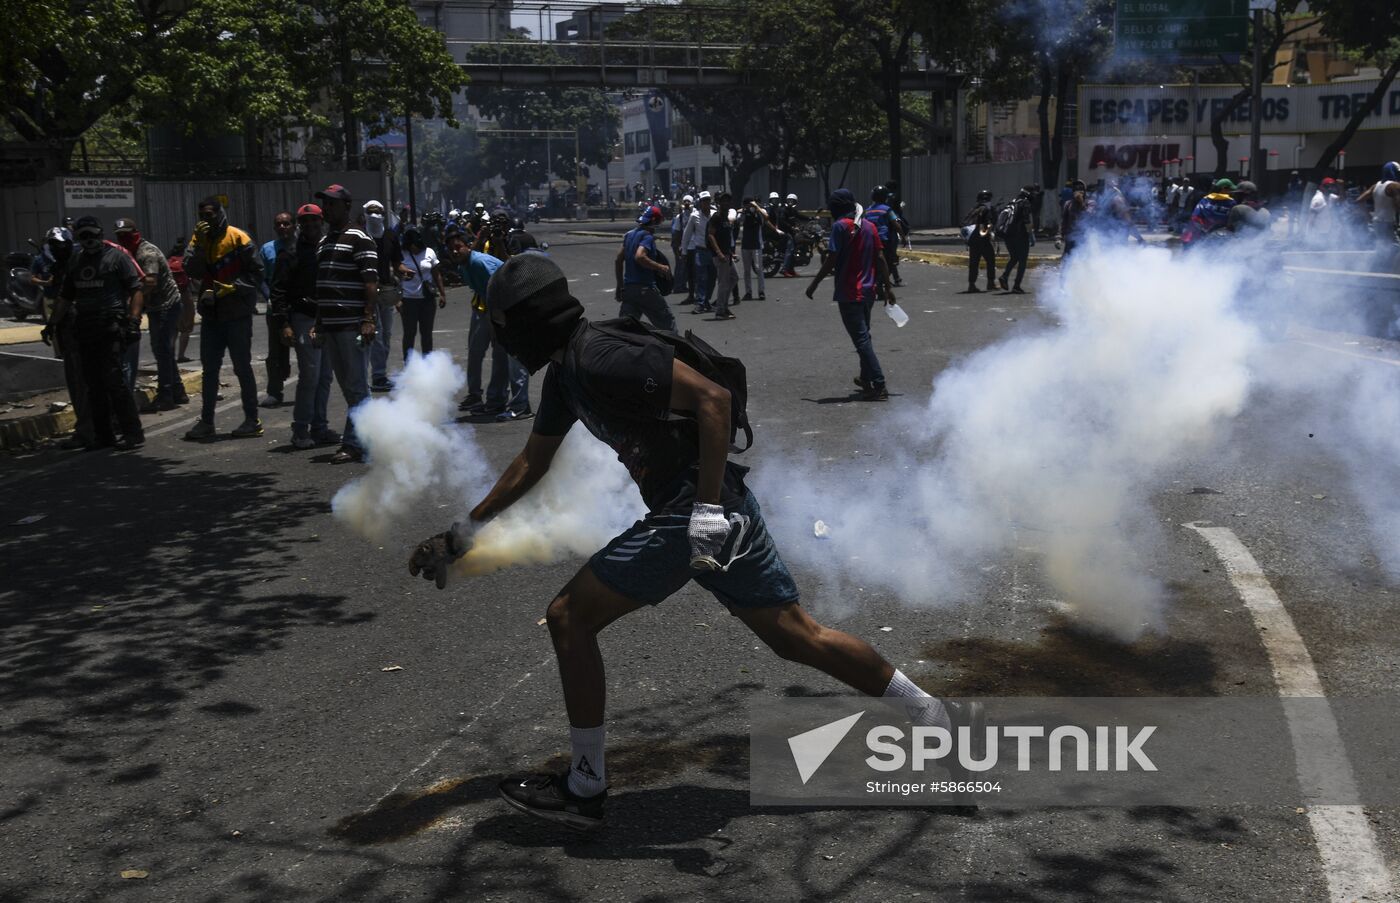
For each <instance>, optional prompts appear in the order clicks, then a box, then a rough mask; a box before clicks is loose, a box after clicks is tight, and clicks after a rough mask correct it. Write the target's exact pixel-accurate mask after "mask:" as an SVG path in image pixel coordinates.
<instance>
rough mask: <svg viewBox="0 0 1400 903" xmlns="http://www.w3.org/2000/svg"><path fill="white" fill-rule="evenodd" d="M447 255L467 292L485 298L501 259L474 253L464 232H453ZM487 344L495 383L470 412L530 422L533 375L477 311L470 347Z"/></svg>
mask: <svg viewBox="0 0 1400 903" xmlns="http://www.w3.org/2000/svg"><path fill="white" fill-rule="evenodd" d="M447 253H448V255H449V256H450V258H451V259H452V262H453V263H455V264H457V272H458V273H460V274H461V276H462V282H463V283H464V284H465V285H466V286H467V288H469V289H471V290H472V292H473V293H474V294H476V295H478V296H479V297H482V298H485V297H486V286H487V285H488V284H489V283H490V282H491V277H492V276H494V275H495V274H496V271H497V270H499V269H500V268H501V263H502V261H501V259H500V258H499V257H492V256H491V255H490V254H486V253H483V252H481V251H473V250H472V247H471V244H470V242H469V241H468V238H467V236H466V235H465V234H464V233H463V232H462V231H461V230H457V229H451V228H449V229H448V235H447ZM487 341H489V342H490V344H491V381H490V382H489V383H487V385H486V401H485V403H483V404H481V405H479V406H476V407H472V408H470V409H469V411H470V413H472V414H494V415H495V416H496V421H497V422H498V423H509V422H510V421H512V420H528V419H529V418H531V417H533V416H534V411H533V410H531V408H530V371H529V370H526V369H525V367H524V366H523V365H522V364H521V363H520V362H519V361H517V360H516V359H515V358H513V357H511V356H510V355H508V354H506V349H505V346H503V345H502V344H501V343H500V342H498V341H497V340H496V339H495V337H494V336H492V334H491V320H490V318H489V317H487V315H486V314H485V313H483V312H482V311H479V310H476V309H473V310H472V325H471V334H470V335H469V336H468V339H467V342H468V344H469V345H470V344H472V343H474V342H483V343H484V342H487ZM470 353H471V352H470V348H469V349H468V354H470ZM507 390H509V391H507Z"/></svg>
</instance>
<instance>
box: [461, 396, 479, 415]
mask: <svg viewBox="0 0 1400 903" xmlns="http://www.w3.org/2000/svg"><path fill="white" fill-rule="evenodd" d="M479 404H481V395H479V394H478V393H476V392H473V393H471V394H470V395H468V396H467V397H466V398H463V399H462V401H461V403H460V404H458V405H457V410H459V411H470V410H471V409H472V408H474V407H476V406H477V405H479Z"/></svg>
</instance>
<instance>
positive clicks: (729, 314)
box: [715, 310, 738, 320]
mask: <svg viewBox="0 0 1400 903" xmlns="http://www.w3.org/2000/svg"><path fill="white" fill-rule="evenodd" d="M737 316H738V315H737V314H735V313H734V311H732V310H726V311H724V312H723V313H717V314H715V319H716V320H733V319H735V318H736V317H737Z"/></svg>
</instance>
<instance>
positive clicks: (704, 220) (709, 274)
mask: <svg viewBox="0 0 1400 903" xmlns="http://www.w3.org/2000/svg"><path fill="white" fill-rule="evenodd" d="M709 224H710V193H709V192H708V191H702V192H700V194H699V195H698V196H696V198H695V209H694V210H692V211H690V218H689V219H688V220H686V222H685V231H684V232H682V233H681V244H682V245H684V246H685V252H686V255H687V256H688V257H689V259H690V261H691V273H692V276H691V281H693V282H694V283H695V309H696V310H699V311H705V310H709V309H710V290H711V289H713V288H714V282H715V267H714V259H713V257H711V255H710V251H709V248H708V246H707V244H706V239H705V232H706V228H707V227H708V226H709Z"/></svg>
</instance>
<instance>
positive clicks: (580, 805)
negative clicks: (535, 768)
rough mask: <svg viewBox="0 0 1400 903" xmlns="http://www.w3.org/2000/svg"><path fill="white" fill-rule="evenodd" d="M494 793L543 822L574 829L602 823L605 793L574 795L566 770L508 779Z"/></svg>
mask: <svg viewBox="0 0 1400 903" xmlns="http://www.w3.org/2000/svg"><path fill="white" fill-rule="evenodd" d="M496 792H498V793H499V794H500V795H501V799H503V800H505V801H506V802H507V803H509V804H510V805H511V806H513V807H514V808H516V809H519V810H520V811H521V812H524V813H525V814H527V815H533V816H534V817H535V818H538V819H541V820H543V821H548V822H554V823H555V824H560V825H563V826H564V827H566V828H572V829H573V830H575V831H596V830H597V829H599V828H601V827H602V826H603V803H605V802H607V799H608V792H607V791H606V790H604V791H603V792H602V793H600V794H598V795H597V796H587V797H584V796H575V795H574V793H573V792H572V791H571V790H569V772H568V770H567V769H566V770H565V771H564V772H563V773H562V774H537V775H531V776H530V777H525V778H507V779H506V780H504V781H502V782H501V783H499V784H497V785H496Z"/></svg>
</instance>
